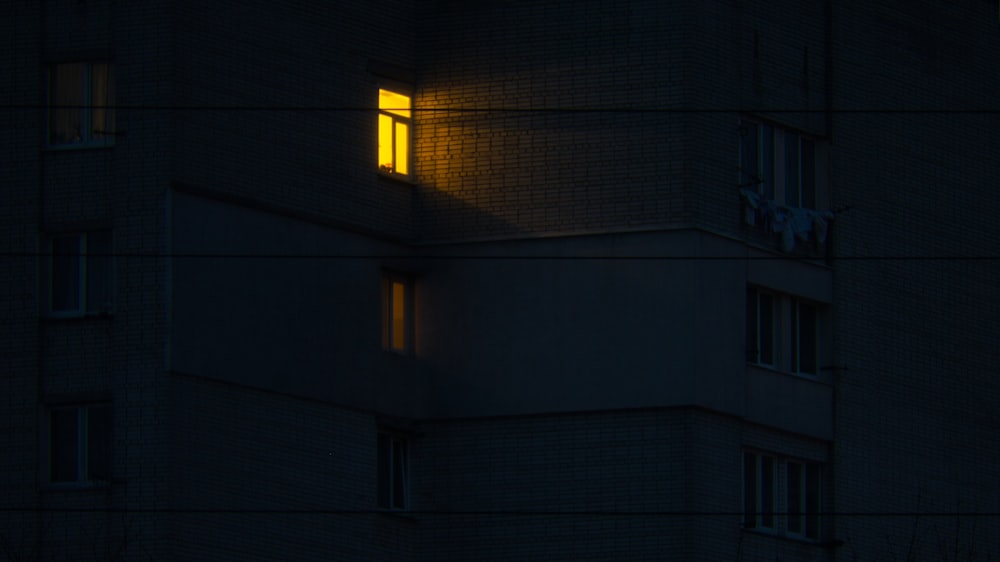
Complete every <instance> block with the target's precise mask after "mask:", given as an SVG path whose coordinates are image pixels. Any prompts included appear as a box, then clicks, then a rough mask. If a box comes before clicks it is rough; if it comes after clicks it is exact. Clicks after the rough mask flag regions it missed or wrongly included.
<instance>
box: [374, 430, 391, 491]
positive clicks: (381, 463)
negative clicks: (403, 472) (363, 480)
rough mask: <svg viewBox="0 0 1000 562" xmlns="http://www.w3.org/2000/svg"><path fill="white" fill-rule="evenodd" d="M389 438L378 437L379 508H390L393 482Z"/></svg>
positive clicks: (381, 435) (385, 436) (382, 435)
mask: <svg viewBox="0 0 1000 562" xmlns="http://www.w3.org/2000/svg"><path fill="white" fill-rule="evenodd" d="M389 445H390V443H389V436H388V435H384V434H381V433H380V434H379V436H378V448H377V454H376V460H375V465H376V470H377V472H378V484H377V487H378V492H377V493H378V498H377V501H378V506H379V507H386V508H387V507H389V505H390V504H389V487H390V486H391V482H390V479H389V475H390V470H389V465H390V463H391V462H392V451H390V450H389Z"/></svg>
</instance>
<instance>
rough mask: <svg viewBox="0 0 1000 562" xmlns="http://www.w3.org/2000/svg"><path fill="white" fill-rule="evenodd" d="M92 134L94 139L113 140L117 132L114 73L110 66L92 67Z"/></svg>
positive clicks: (103, 64) (99, 64)
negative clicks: (111, 134)
mask: <svg viewBox="0 0 1000 562" xmlns="http://www.w3.org/2000/svg"><path fill="white" fill-rule="evenodd" d="M90 69H91V71H90V106H91V107H92V108H93V109H92V110H91V124H90V126H91V134H92V138H94V139H112V138H113V137H111V136H110V133H112V132H114V130H115V111H114V108H113V107H111V106H113V105H114V87H115V84H114V72H113V68H112V66H111V65H110V64H107V63H98V64H92V65H91V66H90Z"/></svg>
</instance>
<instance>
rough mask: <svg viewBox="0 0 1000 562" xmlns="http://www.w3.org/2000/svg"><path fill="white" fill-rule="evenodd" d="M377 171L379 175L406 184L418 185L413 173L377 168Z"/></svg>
mask: <svg viewBox="0 0 1000 562" xmlns="http://www.w3.org/2000/svg"><path fill="white" fill-rule="evenodd" d="M375 173H376V174H378V176H379V177H382V178H385V179H387V180H392V181H394V182H398V183H403V184H406V185H416V183H417V182H416V179H415V178H414V177H413V174H397V173H394V172H386V171H385V170H376V172H375Z"/></svg>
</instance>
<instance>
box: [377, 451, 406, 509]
mask: <svg viewBox="0 0 1000 562" xmlns="http://www.w3.org/2000/svg"><path fill="white" fill-rule="evenodd" d="M406 449H407V447H406V440H405V439H403V438H402V437H399V436H397V435H392V434H389V433H379V434H378V450H377V459H376V465H377V471H378V490H377V494H378V498H377V501H378V506H379V507H381V508H384V509H406V507H407V506H406V499H407V494H406V492H407V490H406V488H407V450H406Z"/></svg>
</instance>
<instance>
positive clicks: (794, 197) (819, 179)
mask: <svg viewBox="0 0 1000 562" xmlns="http://www.w3.org/2000/svg"><path fill="white" fill-rule="evenodd" d="M739 131H740V166H739V167H740V186H742V187H746V188H750V189H754V190H756V191H757V193H759V194H760V195H761V197H762V198H764V199H765V200H768V201H775V202H777V203H782V204H784V205H787V206H788V207H801V208H805V209H818V208H819V207H821V206H822V205H821V200H822V195H823V194H822V186H823V174H822V172H821V166H819V163H820V156H821V154H822V151H821V147H820V146H818V143H817V142H816V140H814V139H812V138H809V137H807V136H804V135H800V134H799V133H796V132H792V131H788V130H784V129H782V128H780V127H776V126H773V125H769V124H766V123H758V122H755V121H747V120H744V121H742V122H741V123H740V128H739Z"/></svg>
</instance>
